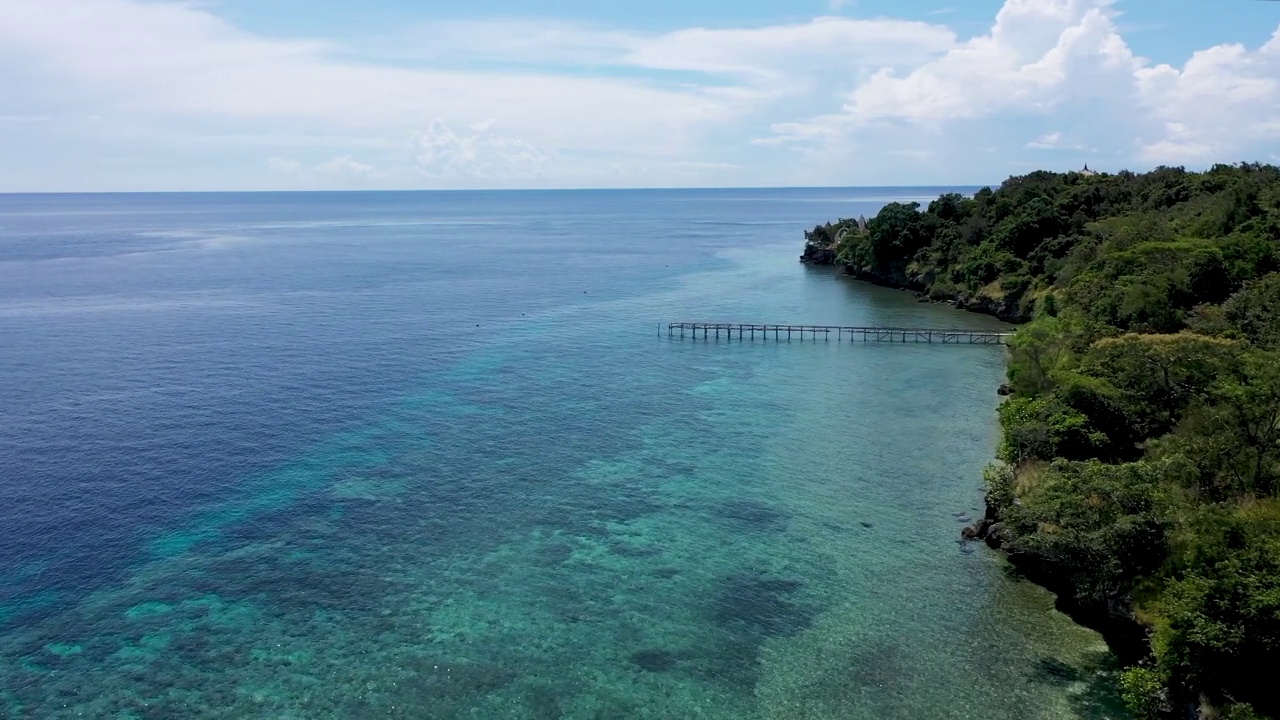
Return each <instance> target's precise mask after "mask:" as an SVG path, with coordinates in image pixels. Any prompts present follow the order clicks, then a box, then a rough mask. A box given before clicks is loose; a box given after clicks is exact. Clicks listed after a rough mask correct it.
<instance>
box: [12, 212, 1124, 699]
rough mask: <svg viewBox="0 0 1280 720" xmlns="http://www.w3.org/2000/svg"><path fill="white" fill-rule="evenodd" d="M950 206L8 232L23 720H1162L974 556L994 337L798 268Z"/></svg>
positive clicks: (87, 218) (48, 223) (1024, 588)
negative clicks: (811, 253) (883, 339)
mask: <svg viewBox="0 0 1280 720" xmlns="http://www.w3.org/2000/svg"><path fill="white" fill-rule="evenodd" d="M943 190H944V189H941V188H912V189H902V188H878V189H877V188H872V189H867V188H859V189H794V190H759V189H753V190H680V191H675V190H670V191H667V190H653V191H572V192H571V191H563V192H560V191H555V192H552V191H547V192H456V193H450V192H432V193H298V194H292V193H263V194H155V195H8V196H2V195H0V531H2V534H0V537H2V538H3V541H2V542H3V545H0V718H15V719H16V718H24V719H25V718H38V719H41V720H43V719H45V718H73V717H74V718H236V719H240V718H320V719H328V718H343V719H346V718H515V719H523V718H530V719H532V718H572V719H575V720H577V719H582V720H586V719H596V718H600V719H602V718H671V719H681V720H684V719H689V718H733V719H735V720H740V719H753V718H760V719H765V718H769V719H781V718H814V719H817V718H842V719H845V718H867V719H871V718H875V719H876V720H885V719H895V718H902V719H904V720H923V719H930V720H933V719H947V718H956V719H959V718H982V719H983V720H997V719H1000V718H1010V719H1018V720H1035V719H1039V718H1093V719H1100V718H1123V717H1126V715H1125V714H1124V713H1123V711H1121V710H1120V709H1119V703H1118V701H1117V699H1116V694H1115V685H1114V668H1113V661H1112V658H1111V656H1110V654H1109V653H1108V652H1107V649H1106V646H1105V644H1104V643H1102V641H1101V639H1100V638H1099V637H1098V636H1097V635H1096V634H1095V633H1093V632H1091V631H1089V630H1086V629H1084V628H1081V627H1078V626H1076V625H1074V624H1072V623H1071V622H1070V621H1069V620H1068V619H1067V618H1066V617H1065V616H1063V615H1061V614H1059V613H1057V612H1056V611H1054V609H1053V602H1052V597H1051V596H1049V595H1048V594H1047V593H1045V592H1044V591H1042V590H1040V589H1038V588H1036V587H1034V586H1032V585H1030V584H1028V583H1025V582H1022V581H1019V580H1017V579H1015V578H1013V577H1011V576H1010V574H1009V573H1008V572H1007V571H1006V570H1005V568H1004V567H1003V565H1002V563H1001V561H1000V559H999V558H998V557H997V556H996V555H994V554H993V553H991V552H989V551H988V550H986V549H985V548H983V547H979V546H976V545H970V546H966V545H963V544H961V543H959V542H958V538H959V531H960V529H961V527H962V526H963V523H964V520H965V519H966V518H967V517H968V516H971V515H974V514H980V513H981V503H982V488H981V474H982V469H983V467H984V466H985V465H986V464H987V463H989V462H990V461H991V458H992V455H993V453H994V450H995V445H996V442H997V436H998V428H997V426H996V421H995V409H996V407H997V404H998V400H999V398H998V397H997V394H996V389H997V387H998V385H999V384H1000V382H1001V380H1002V377H1003V360H1004V358H1003V354H1002V351H1001V350H1000V349H999V348H995V347H989V346H954V345H948V346H940V345H926V344H920V345H917V344H910V343H908V344H864V343H861V342H852V343H851V342H848V341H847V340H845V341H843V342H837V341H835V340H834V339H833V340H830V341H824V340H822V339H818V340H817V341H814V340H813V339H806V340H804V341H800V340H793V341H792V342H787V341H785V339H784V340H783V341H781V342H774V341H772V340H770V341H768V342H763V341H756V342H751V341H741V340H739V339H737V338H734V339H732V340H729V339H725V338H721V339H718V340H717V339H716V338H714V337H712V338H709V339H706V340H704V339H701V338H699V339H697V340H694V339H692V338H684V339H681V338H679V337H678V336H676V337H670V336H668V334H667V332H666V331H665V329H664V324H665V323H668V322H673V321H714V322H770V323H805V324H840V325H874V326H882V325H894V326H925V327H955V328H974V329H991V328H997V327H1003V325H1002V324H1001V323H999V322H997V321H996V320H994V319H992V318H987V317H982V316H978V315H973V314H969V313H965V312H961V311H957V310H954V309H951V308H948V307H943V306H936V305H930V304H921V303H917V302H916V301H915V300H914V299H913V298H912V297H911V295H910V294H909V293H905V292H899V291H893V290H887V289H883V288H877V287H872V286H868V285H865V284H860V283H857V282H853V281H851V280H849V279H847V278H845V277H842V276H841V275H839V274H838V273H836V272H834V271H832V270H831V269H829V268H815V267H806V266H803V265H801V264H800V263H799V262H798V256H799V253H800V251H801V249H802V246H803V231H804V230H805V229H808V228H812V227H813V226H814V225H815V224H818V223H820V222H826V221H828V220H833V219H836V218H839V217H856V216H858V215H867V216H871V215H873V214H874V213H875V212H876V211H877V209H878V208H879V207H881V206H882V205H883V204H884V203H886V202H890V201H895V200H904V201H910V200H922V201H926V202H927V200H928V199H929V198H932V197H934V196H936V195H937V194H938V193H939V192H942V191H943Z"/></svg>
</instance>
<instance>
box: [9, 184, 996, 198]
mask: <svg viewBox="0 0 1280 720" xmlns="http://www.w3.org/2000/svg"><path fill="white" fill-rule="evenodd" d="M1002 182H1003V181H1002ZM999 185H1000V183H961V184H951V183H947V184H934V185H723V186H713V185H707V186H696V187H692V186H668V187H661V186H654V187H597V188H593V187H583V188H575V187H556V188H402V189H399V188H380V189H373V188H360V189H348V190H19V191H0V197H14V196H31V195H283V194H294V195H305V194H338V193H370V194H372V193H489V192H493V193H498V192H503V193H520V192H527V193H539V192H665V191H698V190H912V189H916V188H971V187H973V188H983V187H997V186H999Z"/></svg>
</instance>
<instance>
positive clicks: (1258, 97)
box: [0, 0, 1280, 189]
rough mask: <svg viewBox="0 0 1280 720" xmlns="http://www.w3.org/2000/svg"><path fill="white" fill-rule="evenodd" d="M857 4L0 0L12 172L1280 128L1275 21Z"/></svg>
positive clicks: (554, 158) (752, 161)
mask: <svg viewBox="0 0 1280 720" xmlns="http://www.w3.org/2000/svg"><path fill="white" fill-rule="evenodd" d="M841 4H842V6H843V7H842V8H836V7H834V6H832V7H833V10H840V9H843V10H844V11H845V13H846V15H845V16H839V17H818V18H814V19H812V20H808V21H804V22H793V23H788V24H777V25H771V26H762V27H737V28H735V27H722V28H698V27H694V28H683V29H677V30H673V31H670V32H642V31H638V30H634V29H627V28H618V27H600V26H594V25H589V24H584V23H577V22H572V21H562V20H519V19H517V20H502V21H494V20H484V21H474V20H472V21H449V22H433V23H429V24H423V25H419V26H415V27H409V28H407V29H405V30H404V31H402V32H400V33H398V34H391V33H388V34H385V35H384V36H382V37H378V38H373V39H368V38H366V39H365V40H364V41H363V42H356V41H354V40H344V41H343V42H342V43H339V42H337V41H317V40H313V39H307V38H301V39H298V38H281V37H268V36H264V35H261V34H255V33H252V32H249V31H247V30H245V29H243V28H241V27H238V26H236V25H234V24H232V23H230V22H228V21H226V20H224V19H223V18H221V17H220V16H219V14H218V13H219V10H220V6H219V5H218V4H215V3H203V2H187V1H179V2H160V1H157V0H0V125H2V126H3V127H4V130H5V132H3V133H0V156H2V157H4V158H5V160H6V162H5V167H3V168H0V187H2V188H6V189H8V188H13V189H28V187H29V185H26V184H24V183H28V184H29V183H30V182H31V178H42V179H43V178H48V180H47V183H48V187H47V188H46V189H58V187H57V186H58V185H59V183H61V184H62V186H63V187H65V186H66V185H67V183H78V182H85V181H86V178H88V181H89V182H93V183H95V185H94V187H93V188H90V189H114V188H116V187H121V186H123V187H129V188H134V187H137V186H138V185H139V184H140V183H141V182H142V180H140V179H139V178H148V179H151V178H161V179H165V181H166V182H167V181H168V180H169V179H171V178H179V179H180V178H184V177H185V178H191V179H193V181H192V182H190V183H188V184H187V185H185V186H187V187H189V186H197V187H199V186H201V180H200V179H201V178H205V180H204V181H203V182H205V183H207V184H212V183H214V182H218V183H221V186H227V184H228V183H229V184H231V185H232V186H235V185H236V184H237V183H238V184H239V185H240V186H257V184H260V183H266V184H267V185H269V186H271V187H276V186H279V185H280V184H281V183H287V182H293V181H297V182H300V183H304V184H306V185H307V186H308V187H348V186H351V187H411V186H423V185H426V186H430V187H455V186H468V187H489V186H545V185H556V186H575V185H593V184H612V185H649V186H653V185H662V184H668V183H672V184H686V183H695V182H697V183H707V184H732V185H743V184H822V183H831V184H850V183H867V184H885V183H895V184H910V183H935V182H951V181H954V182H966V183H967V182H973V181H986V180H990V179H995V178H997V177H999V176H1000V175H1001V174H1002V173H1005V172H1006V171H1008V170H1009V169H1010V168H1022V167H1023V166H1024V164H1026V163H1042V162H1045V160H1044V158H1068V159H1070V162H1071V163H1072V164H1074V162H1075V159H1074V158H1072V157H1071V156H1072V155H1073V154H1075V155H1079V154H1088V155H1089V156H1090V157H1091V158H1092V157H1096V158H1097V160H1098V161H1105V162H1107V163H1109V164H1114V165H1117V166H1124V165H1142V164H1154V163H1170V164H1183V163H1187V164H1203V163H1209V162H1215V161H1232V160H1239V159H1249V158H1255V157H1260V158H1265V157H1267V156H1269V155H1273V154H1274V152H1275V149H1276V148H1277V147H1280V120H1277V118H1280V31H1278V32H1277V34H1276V36H1275V37H1273V38H1272V39H1271V41H1270V42H1268V43H1267V44H1265V45H1263V46H1261V47H1256V48H1251V47H1245V46H1242V45H1237V44H1227V45H1221V46H1217V47H1211V48H1204V49H1201V50H1199V51H1198V52H1194V53H1191V52H1188V54H1187V59H1186V60H1185V62H1182V63H1181V64H1179V63H1171V64H1159V65H1156V64H1153V63H1151V62H1149V61H1147V60H1145V59H1143V58H1141V57H1138V56H1137V55H1136V54H1135V53H1134V52H1133V50H1132V49H1131V48H1130V47H1129V45H1128V44H1127V43H1126V42H1125V40H1124V37H1123V35H1122V31H1121V29H1120V28H1119V26H1118V25H1117V12H1116V9H1115V6H1114V5H1113V4H1112V2H1111V1H1110V0H1006V1H1005V2H1004V4H1003V6H1002V7H1001V9H1000V11H999V12H998V14H997V15H996V17H995V18H994V20H993V21H992V23H991V26H990V29H989V31H988V32H986V33H984V34H980V35H978V36H976V37H972V38H970V39H968V40H965V41H960V40H959V39H958V38H957V35H956V33H955V31H954V30H953V29H951V28H950V27H947V26H946V25H945V24H943V23H944V22H946V20H945V18H946V17H949V16H948V15H946V12H945V11H946V10H947V9H946V8H944V9H943V10H939V11H937V13H939V14H940V15H939V19H938V21H937V22H919V21H913V20H905V19H894V18H871V19H868V18H862V17H856V15H857V11H858V7H857V5H856V4H853V3H841ZM478 68H486V69H484V70H481V69H478ZM993 148H994V150H993ZM1045 151H1053V152H1052V153H1046V152H1045ZM58 158H61V159H60V161H58V162H51V161H50V160H51V159H54V160H57V159H58ZM119 158H129V162H124V163H122V162H119V161H118V159H119ZM263 158H268V159H267V160H265V161H264V160H263ZM1062 161H1063V162H1067V160H1062ZM264 162H265V164H266V168H267V169H268V170H270V172H267V173H263V172H262V169H263V164H264ZM1090 162H1091V165H1092V164H1094V162H1095V161H1094V160H1092V159H1091V161H1090ZM130 167H139V168H142V169H143V170H145V172H146V174H139V175H135V176H126V175H123V174H122V173H125V172H128V169H129V168H130ZM67 168H74V169H75V171H74V172H72V171H70V170H68V169H67ZM137 172H142V171H141V170H138V171H137ZM58 173H62V175H59V174H58ZM95 173H96V174H95ZM201 173H203V174H201ZM152 182H154V181H152ZM272 183H274V184H272Z"/></svg>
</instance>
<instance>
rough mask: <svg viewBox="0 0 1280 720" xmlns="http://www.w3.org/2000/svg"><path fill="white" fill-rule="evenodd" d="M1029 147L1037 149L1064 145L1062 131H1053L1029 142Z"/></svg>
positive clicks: (1049, 148) (1052, 148) (1050, 148)
mask: <svg viewBox="0 0 1280 720" xmlns="http://www.w3.org/2000/svg"><path fill="white" fill-rule="evenodd" d="M1027 147H1029V148H1033V149H1036V150H1054V149H1057V148H1060V147H1062V133H1060V132H1051V133H1048V134H1046V135H1041V136H1040V137H1038V138H1036V139H1035V140H1032V141H1031V142H1029V143H1027Z"/></svg>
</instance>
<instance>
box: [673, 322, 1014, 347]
mask: <svg viewBox="0 0 1280 720" xmlns="http://www.w3.org/2000/svg"><path fill="white" fill-rule="evenodd" d="M677 333H678V334H679V337H686V335H687V336H691V337H694V338H703V339H709V338H716V339H719V338H722V337H723V338H725V339H728V340H732V339H734V338H737V339H739V340H773V341H775V342H781V341H783V340H793V339H798V340H806V339H812V340H814V341H817V340H820V339H821V340H828V341H829V340H831V336H832V335H833V334H834V335H835V336H836V337H835V339H836V342H840V341H842V340H849V341H850V342H856V341H862V342H878V343H885V342H892V343H937V344H941V345H1008V344H1009V338H1010V337H1013V333H1011V332H1000V331H995V330H937V329H932V328H892V327H849V326H844V325H769V324H763V325H754V324H747V323H697V322H677V323H669V324H668V325H667V335H668V336H672V337H674V336H676V334H677Z"/></svg>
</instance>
